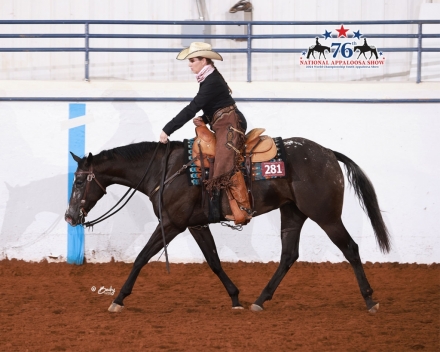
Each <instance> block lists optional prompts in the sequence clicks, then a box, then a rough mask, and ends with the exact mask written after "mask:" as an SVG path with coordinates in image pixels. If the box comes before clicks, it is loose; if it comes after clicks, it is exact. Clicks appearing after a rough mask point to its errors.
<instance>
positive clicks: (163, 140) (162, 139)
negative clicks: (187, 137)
mask: <svg viewBox="0 0 440 352" xmlns="http://www.w3.org/2000/svg"><path fill="white" fill-rule="evenodd" d="M159 142H160V143H163V144H167V143H168V135H167V134H166V133H165V132H164V131H162V132H161V133H160V137H159Z"/></svg>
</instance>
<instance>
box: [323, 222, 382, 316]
mask: <svg viewBox="0 0 440 352" xmlns="http://www.w3.org/2000/svg"><path fill="white" fill-rule="evenodd" d="M319 225H320V226H321V227H322V229H323V230H324V231H325V232H326V233H327V235H328V236H329V237H330V239H331V240H332V242H333V243H334V244H335V245H336V246H337V247H338V248H339V249H340V250H341V251H342V253H343V254H344V256H345V258H346V259H347V260H348V261H349V262H350V264H351V266H352V268H353V270H354V274H355V275H356V279H357V281H358V284H359V288H360V290H361V294H362V297H364V300H365V304H366V305H367V309H368V311H369V312H370V313H376V312H377V310H378V309H379V303H376V302H374V301H373V298H372V295H373V289H372V288H371V286H370V284H369V283H368V280H367V277H366V275H365V272H364V268H363V267H362V262H361V258H360V256H359V247H358V245H357V244H356V242H354V241H353V239H352V238H351V236H350V234H349V233H348V231H347V230H346V229H345V226H344V224H343V223H342V220H341V219H338V221H336V222H333V223H329V224H325V225H323V224H319Z"/></svg>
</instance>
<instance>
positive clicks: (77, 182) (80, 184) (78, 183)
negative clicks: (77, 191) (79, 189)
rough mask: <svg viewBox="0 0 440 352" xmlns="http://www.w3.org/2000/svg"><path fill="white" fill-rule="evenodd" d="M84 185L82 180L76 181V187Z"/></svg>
mask: <svg viewBox="0 0 440 352" xmlns="http://www.w3.org/2000/svg"><path fill="white" fill-rule="evenodd" d="M83 183H84V181H82V180H76V181H75V185H77V186H82V184H83Z"/></svg>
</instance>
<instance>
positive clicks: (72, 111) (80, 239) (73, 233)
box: [67, 104, 86, 265]
mask: <svg viewBox="0 0 440 352" xmlns="http://www.w3.org/2000/svg"><path fill="white" fill-rule="evenodd" d="M85 114H86V104H69V119H74V118H76V117H80V116H84V115H85ZM85 135H86V126H85V125H81V126H78V127H74V128H70V129H69V143H68V144H69V150H68V152H67V157H68V176H67V177H68V187H67V191H68V194H67V199H68V200H69V199H70V194H71V193H72V187H73V181H74V179H75V175H74V174H75V171H76V168H77V166H78V164H77V163H76V161H75V160H73V158H72V155H70V152H72V153H74V154H75V155H78V156H79V157H81V158H82V157H83V156H84V154H85ZM83 261H84V228H83V227H82V226H76V227H72V226H70V225H69V224H67V262H68V263H69V264H77V265H81V264H82V263H83Z"/></svg>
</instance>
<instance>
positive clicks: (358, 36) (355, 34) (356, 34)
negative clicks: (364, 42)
mask: <svg viewBox="0 0 440 352" xmlns="http://www.w3.org/2000/svg"><path fill="white" fill-rule="evenodd" d="M361 36H362V33H361V31H360V30H358V31H357V32H353V38H357V39H361Z"/></svg>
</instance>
